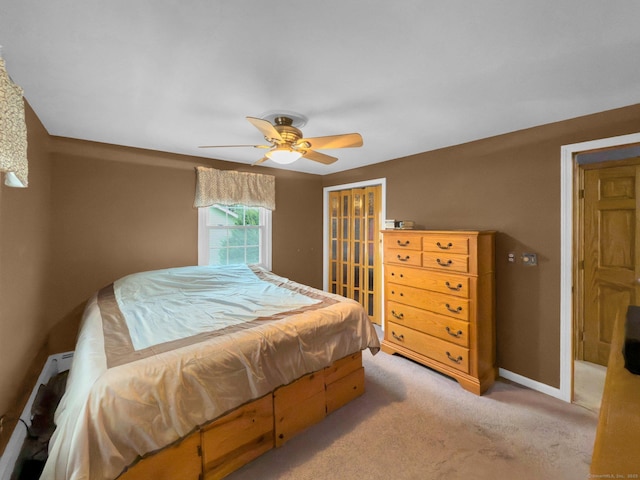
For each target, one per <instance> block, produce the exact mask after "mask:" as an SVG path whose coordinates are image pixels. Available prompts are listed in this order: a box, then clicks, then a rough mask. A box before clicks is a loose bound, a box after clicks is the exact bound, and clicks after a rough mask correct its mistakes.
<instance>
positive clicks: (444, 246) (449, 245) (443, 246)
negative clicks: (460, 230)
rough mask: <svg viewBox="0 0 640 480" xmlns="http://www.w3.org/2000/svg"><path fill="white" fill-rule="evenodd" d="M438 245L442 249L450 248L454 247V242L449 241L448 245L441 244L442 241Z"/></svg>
mask: <svg viewBox="0 0 640 480" xmlns="http://www.w3.org/2000/svg"><path fill="white" fill-rule="evenodd" d="M436 245H437V246H438V248H440V249H442V250H449V249H450V248H451V247H453V243H447V244H446V245H441V244H440V242H437V243H436Z"/></svg>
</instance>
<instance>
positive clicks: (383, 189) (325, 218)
mask: <svg viewBox="0 0 640 480" xmlns="http://www.w3.org/2000/svg"><path fill="white" fill-rule="evenodd" d="M375 185H380V216H381V217H382V221H384V219H385V218H387V179H386V178H376V179H373V180H363V181H362V182H355V183H346V184H343V185H332V186H330V187H324V188H323V189H322V288H323V290H324V291H325V292H328V291H329V269H328V268H327V263H328V262H327V260H328V259H329V239H328V237H329V192H335V191H339V190H349V189H352V188H362V187H372V186H375ZM381 227H382V225H381ZM381 273H382V272H381ZM379 278H380V285H378V287H379V289H380V290H379V291H380V299H379V301H380V305H379V306H380V310H379V311H380V312H383V311H384V310H382V307H383V306H384V303H383V302H384V298H383V297H384V291H383V289H382V278H383V276H382V275H380V277H379ZM380 320H381V321H382V318H381V319H380ZM382 323H383V324H384V322H382Z"/></svg>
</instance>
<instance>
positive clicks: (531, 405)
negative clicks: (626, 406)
mask: <svg viewBox="0 0 640 480" xmlns="http://www.w3.org/2000/svg"><path fill="white" fill-rule="evenodd" d="M363 362H364V365H365V371H366V393H365V394H364V395H363V396H362V397H359V398H358V399H356V400H354V401H353V402H351V403H350V404H348V405H346V406H345V407H343V408H341V409H340V410H338V411H336V412H334V413H332V414H331V415H329V416H328V417H327V418H326V419H325V420H324V421H323V422H322V423H320V424H318V425H315V426H313V427H311V428H309V429H307V430H306V431H305V432H303V433H301V434H300V435H299V436H298V437H296V438H294V439H293V440H291V441H290V442H289V443H287V444H286V445H284V446H283V447H281V448H278V449H275V450H272V451H270V452H267V453H266V454H265V455H263V456H262V457H260V458H258V459H256V460H255V461H253V462H252V463H250V464H248V465H246V466H245V467H243V468H241V469H240V470H238V471H236V472H234V473H233V474H231V475H230V476H229V477H227V478H228V479H230V480H240V479H243V480H244V479H246V480H253V479H257V478H260V479H263V480H268V479H282V480H312V479H313V480H323V479H326V480H338V479H340V480H348V479H359V480H360V479H394V480H396V479H397V480H404V479H412V480H413V479H415V480H430V479H447V480H456V479H472V478H473V479H480V480H483V479H503V478H514V479H515V478H517V479H519V480H528V479H531V480H534V479H535V480H546V479H549V480H556V479H557V480H573V479H576V480H585V479H587V478H588V476H589V464H590V461H591V453H592V450H593V441H594V438H595V429H596V423H597V414H596V413H595V412H592V411H589V410H587V409H585V408H583V407H580V406H578V405H571V404H567V403H565V402H562V401H560V400H557V399H555V398H553V397H550V396H547V395H544V394H542V393H538V392H535V391H532V390H529V389H527V388H524V387H520V386H518V385H515V384H510V383H507V382H503V381H499V382H497V383H496V384H495V385H494V386H493V387H492V388H491V389H490V390H489V391H488V393H486V394H485V395H483V396H482V397H477V396H475V395H473V394H470V393H468V392H466V391H465V390H463V389H462V388H461V387H460V386H459V385H458V384H457V382H455V381H454V380H451V379H449V378H448V377H445V376H443V375H440V374H438V373H437V372H435V371H433V370H430V369H428V368H425V367H423V366H421V365H418V364H416V363H414V362H412V361H410V360H407V359H405V358H402V357H399V356H391V355H387V354H385V353H382V352H380V353H379V354H378V355H376V356H372V355H371V354H370V353H369V352H368V351H365V352H364V353H363Z"/></svg>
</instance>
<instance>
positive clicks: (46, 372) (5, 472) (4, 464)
mask: <svg viewBox="0 0 640 480" xmlns="http://www.w3.org/2000/svg"><path fill="white" fill-rule="evenodd" d="M72 360H73V352H65V353H57V354H55V355H50V356H49V358H48V359H47V361H46V362H45V364H44V367H43V368H42V372H40V376H39V377H38V381H37V382H36V384H35V386H34V387H33V390H31V395H30V396H29V400H28V402H27V404H26V405H25V407H24V410H22V414H21V415H20V420H18V423H17V424H16V427H15V428H14V429H13V433H12V434H11V438H10V439H9V443H8V444H7V447H6V448H5V450H4V453H3V454H2V456H1V457H0V480H8V479H9V478H11V474H12V473H13V469H14V467H15V464H16V461H17V460H18V457H19V455H20V450H21V448H22V445H23V443H24V439H25V438H26V436H27V426H29V427H30V426H31V410H32V407H33V402H34V400H35V398H36V394H37V393H38V389H39V388H40V385H44V384H46V383H47V382H48V381H49V380H50V379H51V378H52V377H54V376H55V375H57V374H59V373H62V372H64V371H66V370H69V368H70V367H71V361H72ZM22 422H24V423H22Z"/></svg>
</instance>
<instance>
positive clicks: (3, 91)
mask: <svg viewBox="0 0 640 480" xmlns="http://www.w3.org/2000/svg"><path fill="white" fill-rule="evenodd" d="M22 93H23V92H22V88H20V87H19V86H18V85H16V84H15V83H13V82H12V81H11V78H9V74H8V73H7V70H6V67H5V63H4V59H3V58H2V57H0V172H5V174H6V175H5V184H6V185H8V186H10V187H26V186H27V185H28V183H29V182H28V166H27V125H26V123H25V117H24V100H23V98H22Z"/></svg>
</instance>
